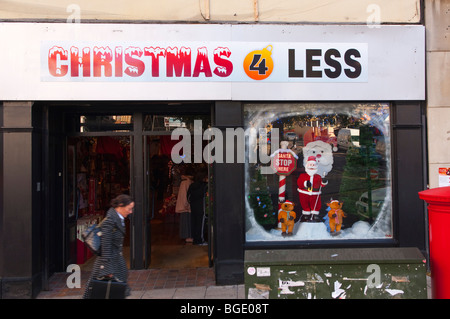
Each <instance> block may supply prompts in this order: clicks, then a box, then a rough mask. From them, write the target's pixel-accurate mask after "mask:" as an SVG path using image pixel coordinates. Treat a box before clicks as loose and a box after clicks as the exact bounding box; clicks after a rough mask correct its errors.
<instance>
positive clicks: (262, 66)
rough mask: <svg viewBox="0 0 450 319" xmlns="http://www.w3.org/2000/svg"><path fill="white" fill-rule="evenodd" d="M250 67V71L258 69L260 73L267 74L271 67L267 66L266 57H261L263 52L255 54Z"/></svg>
mask: <svg viewBox="0 0 450 319" xmlns="http://www.w3.org/2000/svg"><path fill="white" fill-rule="evenodd" d="M249 69H250V71H258V74H266V71H267V70H268V69H269V68H267V67H266V59H265V58H264V59H261V54H254V55H253V61H252V64H250V67H249Z"/></svg>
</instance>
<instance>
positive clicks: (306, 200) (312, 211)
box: [297, 156, 328, 221]
mask: <svg viewBox="0 0 450 319" xmlns="http://www.w3.org/2000/svg"><path fill="white" fill-rule="evenodd" d="M317 171H318V166H317V160H316V157H315V156H309V157H308V159H307V161H306V163H305V173H302V174H300V176H299V177H298V179H297V187H298V188H297V191H298V194H299V198H300V205H301V206H302V210H303V216H302V221H319V218H318V215H319V211H320V207H321V199H320V194H321V192H322V187H324V186H325V185H327V184H328V181H326V180H325V179H323V178H322V177H321V176H320V175H319V174H317Z"/></svg>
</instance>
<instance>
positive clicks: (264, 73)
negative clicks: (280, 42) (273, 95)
mask: <svg viewBox="0 0 450 319" xmlns="http://www.w3.org/2000/svg"><path fill="white" fill-rule="evenodd" d="M272 49H273V47H272V46H271V45H268V46H267V47H265V48H264V49H262V50H255V51H252V52H250V53H249V54H247V56H246V57H245V59H244V71H245V73H246V74H247V75H248V76H249V78H251V79H253V80H258V81H259V80H264V79H267V78H268V77H269V76H270V74H271V73H272V71H273V60H272V56H271V55H272Z"/></svg>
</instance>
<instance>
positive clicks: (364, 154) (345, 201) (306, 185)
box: [244, 103, 392, 242]
mask: <svg viewBox="0 0 450 319" xmlns="http://www.w3.org/2000/svg"><path fill="white" fill-rule="evenodd" d="M244 111H245V123H246V129H247V132H248V135H247V136H248V140H247V151H248V154H247V155H248V156H247V158H248V161H247V163H246V185H245V186H246V187H245V191H246V217H247V218H246V223H247V225H246V229H247V231H246V240H247V241H249V242H250V241H287V240H329V239H330V240H337V239H341V240H342V239H361V240H364V239H373V238H386V237H388V238H389V237H392V207H391V186H390V185H391V173H390V172H391V160H390V122H389V104H386V103H370V104H365V103H304V104H295V103H292V104H247V105H245V107H244ZM277 138H278V139H279V141H282V142H281V143H279V142H278V141H277ZM278 145H281V146H278ZM283 145H285V147H286V149H279V148H280V147H281V148H282V147H283ZM286 153H291V154H293V155H288V156H289V157H288V158H289V159H292V158H294V157H295V156H296V157H297V165H296V166H295V167H283V165H284V164H283V163H288V161H284V159H286V156H287V155H279V154H286ZM269 155H272V156H271V157H270V156H269ZM275 160H276V161H277V162H276V163H278V166H277V165H275V164H274V163H275ZM271 164H272V165H271ZM286 165H288V164H286ZM290 165H291V166H292V165H294V164H290ZM272 167H278V169H279V172H278V173H276V172H275V171H274V169H273V168H272ZM288 202H291V203H292V204H293V207H292V205H287V204H289V203H288ZM283 203H284V204H283ZM283 211H284V212H283ZM286 213H287V214H286ZM280 219H281V220H280Z"/></svg>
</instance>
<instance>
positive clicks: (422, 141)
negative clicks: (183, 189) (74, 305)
mask: <svg viewBox="0 0 450 319" xmlns="http://www.w3.org/2000/svg"><path fill="white" fill-rule="evenodd" d="M10 3H11V4H10V5H1V6H2V7H0V13H1V16H2V22H1V24H0V37H1V38H2V39H3V40H4V42H5V43H8V44H10V45H8V48H7V49H5V50H3V51H2V52H1V53H0V60H1V61H2V68H1V73H0V74H1V81H2V85H1V87H2V89H1V91H0V100H1V101H2V105H1V113H0V114H1V116H0V121H1V137H2V138H1V139H0V141H1V144H0V149H1V153H2V157H1V162H0V167H1V170H0V172H1V173H0V174H1V175H0V176H1V181H2V183H1V185H0V199H1V201H0V202H1V207H2V211H1V223H0V230H1V232H0V236H1V241H0V242H1V243H2V244H1V245H0V256H1V263H0V283H1V288H2V289H1V297H2V298H15V297H18V298H32V297H34V296H36V294H37V293H38V292H39V291H41V290H43V289H46V287H48V278H49V277H50V276H51V275H52V274H53V273H54V272H61V271H65V270H66V268H67V266H68V265H70V264H74V263H77V264H82V263H85V262H86V260H87V259H88V257H89V256H88V254H89V253H88V252H86V251H85V249H84V247H83V245H82V244H81V245H80V243H79V242H80V241H79V239H80V238H79V235H80V234H79V232H80V231H82V228H83V227H84V226H86V225H87V224H89V223H91V222H93V221H94V220H98V219H99V218H101V215H102V212H103V211H104V209H105V208H106V207H107V206H108V201H109V199H110V198H111V197H112V196H113V195H115V194H119V193H124V192H125V193H130V194H131V195H132V196H133V197H134V199H135V200H136V206H135V211H134V213H133V215H132V217H131V218H130V220H129V221H127V231H128V234H129V238H128V239H127V240H126V242H125V246H126V251H127V261H128V262H129V267H130V268H131V269H144V268H147V267H152V266H154V264H152V262H153V263H154V262H155V259H156V257H155V253H154V251H155V249H152V247H153V248H155V245H156V244H155V243H154V241H153V240H154V239H155V237H156V228H154V227H153V226H154V225H153V224H156V223H155V222H153V223H152V220H154V219H155V214H156V215H158V213H161V214H164V213H167V214H168V215H170V214H171V213H172V212H168V209H169V207H170V199H169V200H168V202H165V201H164V200H165V199H166V197H167V195H171V194H172V195H173V194H174V193H175V189H177V188H176V187H178V185H179V182H178V184H176V182H175V175H173V174H179V173H180V172H179V171H177V170H176V168H177V167H179V168H180V169H185V166H189V168H190V169H194V170H195V171H200V170H204V171H205V172H206V174H207V176H208V197H207V200H206V206H207V212H208V214H209V216H208V223H207V225H208V227H207V228H208V231H205V236H207V237H208V247H207V248H208V249H207V259H208V262H209V265H210V266H213V267H214V268H215V273H216V281H217V283H218V284H234V283H242V282H243V277H244V267H243V264H244V252H245V250H248V249H259V248H262V249H280V248H283V249H308V248H326V247H347V248H352V247H359V248H361V247H362V248H364V247H417V248H419V249H420V251H421V252H422V253H423V254H424V255H425V256H426V255H427V253H428V252H427V242H428V239H427V218H426V207H425V205H424V203H423V202H422V201H421V200H420V199H419V198H418V196H417V192H418V191H421V190H423V189H425V188H426V187H427V185H430V187H437V186H438V185H437V183H438V181H437V176H438V175H437V171H436V170H437V168H439V167H441V166H443V167H445V166H446V165H449V164H448V163H447V162H446V161H447V160H446V159H447V158H448V156H447V157H446V156H445V151H446V149H445V148H444V149H442V145H445V143H448V141H447V137H446V131H447V130H448V129H447V128H446V124H445V123H444V118H445V117H444V116H443V114H445V112H446V108H448V106H447V104H448V102H446V100H448V99H446V94H447V93H446V92H447V91H448V89H447V87H448V86H446V85H445V83H447V81H448V80H447V77H446V75H445V73H444V72H442V69H444V70H446V68H447V67H448V63H446V62H447V60H446V57H447V55H446V50H447V49H446V47H445V45H446V43H448V41H447V42H446V41H445V39H446V38H445V37H446V35H447V33H445V32H446V31H445V30H444V28H443V26H445V24H446V23H448V19H447V17H448V2H445V1H444V2H443V1H440V2H435V1H429V2H428V1H425V2H421V1H418V0H416V1H413V0H402V1H395V2H391V1H381V2H378V3H377V4H373V3H370V1H363V2H361V1H345V2H344V3H343V2H342V1H339V2H335V3H327V4H326V5H323V6H321V5H320V4H319V3H318V2H317V1H306V2H304V3H302V7H301V8H300V7H298V4H297V2H296V1H281V2H280V1H276V2H274V1H231V2H230V1H228V2H227V3H226V4H225V3H222V2H219V1H200V2H197V1H192V3H191V4H190V5H189V4H188V5H186V2H185V1H183V3H181V1H171V2H165V3H164V4H161V3H158V4H157V5H156V2H153V1H142V2H138V4H137V5H135V6H133V7H130V6H127V5H125V4H124V5H123V6H121V5H115V6H109V5H105V4H104V3H103V2H102V1H96V2H89V1H80V2H78V3H77V4H73V3H69V2H67V3H63V2H58V4H55V3H54V2H53V1H50V0H49V1H40V2H38V3H35V4H33V5H30V4H24V3H22V2H20V1H17V2H10ZM199 4H200V5H199ZM446 10H447V11H446ZM437 17H440V18H439V19H438V18H437ZM428 21H431V22H430V24H428ZM435 81H436V82H435ZM446 103H447V104H446ZM440 121H442V123H441V122H440ZM199 123H200V124H199ZM196 125H197V126H196ZM198 125H202V126H200V127H199V126H198ZM208 127H209V129H208ZM176 129H179V130H176ZM196 129H197V131H196ZM189 132H192V135H191V134H190V133H189ZM199 132H200V134H197V135H196V133H199ZM176 133H177V134H179V135H178V140H176V142H179V143H181V142H180V140H181V139H182V140H184V141H185V142H186V141H189V142H187V144H177V143H175V141H174V140H173V137H174V135H175V134H176ZM183 134H185V135H183ZM198 135H200V136H199V137H198ZM447 135H448V134H447ZM184 138H186V139H184ZM280 141H286V142H287V147H288V148H289V149H290V150H291V152H292V154H295V156H293V157H292V158H295V160H296V161H295V164H296V165H294V166H291V167H290V168H289V169H286V171H285V172H288V173H283V171H282V169H281V171H278V173H275V172H274V170H273V169H272V168H271V167H273V165H274V164H273V163H272V161H271V156H270V155H271V154H273V153H274V152H275V151H277V150H278V154H286V153H287V151H283V150H282V148H281V146H278V145H279V144H280ZM196 142H197V143H196ZM182 145H189V146H186V147H185V148H180V146H182ZM191 145H192V152H191V149H190V148H191ZM308 145H309V146H308ZM324 145H325V146H324ZM313 146H316V147H318V148H316V149H314V147H313ZM174 149H175V150H176V152H175V153H174ZM212 149H214V150H212ZM317 150H320V152H321V153H320V156H317V155H318V153H317ZM309 152H311V153H309ZM289 153H290V152H289ZM174 154H175V155H176V156H175V157H176V158H178V159H181V160H182V161H183V162H185V163H184V164H183V163H178V161H177V159H176V158H175V157H174ZM230 154H231V155H230ZM309 156H314V157H315V161H316V164H317V165H318V166H319V169H321V171H320V177H321V178H322V179H323V180H324V182H323V183H322V184H323V185H322V187H320V189H319V190H315V192H316V193H314V194H313V195H316V196H313V197H311V196H309V195H311V194H309V195H308V196H309V197H308V199H309V200H310V201H311V199H312V201H311V202H313V203H314V204H312V207H311V208H310V209H307V208H306V204H305V199H304V198H302V194H303V193H302V192H301V187H302V186H303V184H304V183H302V182H300V181H301V180H302V176H303V175H302V174H305V168H304V166H306V160H307V159H308V158H309ZM292 158H291V157H290V158H289V159H292ZM318 158H319V159H320V158H322V159H321V160H319V161H317V159H318ZM280 159H281V160H282V159H283V157H281V158H280ZM327 159H328V162H327ZM186 162H187V163H186ZM280 163H283V162H280ZM178 165H179V166H178ZM282 165H283V164H281V166H282ZM290 165H291V164H290ZM168 167H170V170H169V171H167V168H168ZM161 170H164V172H165V173H164V174H162V175H160V174H159V172H160V171H161ZM280 172H281V173H280ZM166 173H168V174H170V175H169V176H170V181H168V180H166V179H165V178H164V176H166V175H165V174H166ZM166 177H167V176H166ZM311 186H312V185H311ZM158 187H161V189H162V190H161V189H160V188H158ZM169 188H170V191H168V189H169ZM312 188H314V187H312ZM319 193H320V194H319ZM317 195H320V196H317ZM303 197H304V196H303ZM285 200H288V201H291V202H293V204H294V211H295V212H296V215H297V216H295V217H294V218H293V221H294V222H293V228H292V231H291V232H292V234H289V235H288V234H286V236H284V235H283V234H282V233H283V231H282V227H283V226H282V225H280V224H278V218H277V217H278V210H279V207H278V205H279V204H280V203H281V202H284V201H285ZM333 200H339V201H340V202H343V203H344V206H343V210H344V211H345V212H346V217H345V218H344V222H343V224H342V229H341V230H340V233H339V234H336V233H335V232H333V231H331V230H330V229H328V228H327V227H329V226H332V224H331V223H330V222H329V221H328V220H326V219H327V218H326V217H327V216H328V211H327V207H328V205H327V204H330V203H331V202H332V201H333ZM164 203H165V204H164ZM158 205H160V206H158ZM159 208H161V209H163V210H162V211H159ZM308 212H309V214H308ZM287 233H288V232H287ZM174 236H177V235H174Z"/></svg>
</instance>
